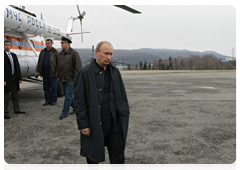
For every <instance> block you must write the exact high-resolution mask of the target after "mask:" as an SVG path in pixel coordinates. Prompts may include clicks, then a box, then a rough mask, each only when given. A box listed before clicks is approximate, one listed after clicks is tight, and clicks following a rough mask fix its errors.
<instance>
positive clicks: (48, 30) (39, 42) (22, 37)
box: [4, 6, 74, 77]
mask: <svg viewBox="0 0 240 170" xmlns="http://www.w3.org/2000/svg"><path fill="white" fill-rule="evenodd" d="M73 21H74V20H73V17H71V18H70V19H69V25H68V30H67V31H62V30H60V29H58V28H55V27H53V26H51V25H49V24H47V23H45V22H44V21H43V20H42V19H39V18H37V17H36V15H35V14H33V13H30V12H28V11H26V10H24V9H21V8H18V7H15V6H7V7H6V8H5V9H4V39H9V40H10V41H11V42H12V48H11V52H14V53H15V54H16V55H17V57H18V60H19V64H20V68H21V73H22V77H31V76H36V77H37V72H36V68H37V62H38V56H39V53H40V52H41V50H42V49H44V48H45V40H46V39H47V38H50V39H52V40H61V37H62V36H64V37H67V38H69V39H72V38H71V36H69V35H68V33H69V34H71V32H72V25H73V24H72V23H73Z"/></svg>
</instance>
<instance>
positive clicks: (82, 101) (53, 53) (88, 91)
mask: <svg viewBox="0 0 240 170" xmlns="http://www.w3.org/2000/svg"><path fill="white" fill-rule="evenodd" d="M7 43H8V42H7V41H5V42H4V46H5V44H7ZM70 43H71V40H69V39H67V38H64V37H62V41H61V46H62V51H60V52H59V53H58V51H57V50H56V49H55V48H54V47H52V45H53V42H52V40H51V39H47V40H46V48H45V49H43V50H42V51H41V53H40V55H39V60H38V66H37V74H38V75H39V76H42V77H43V88H44V92H45V100H46V101H45V103H44V104H43V106H47V105H52V106H54V105H56V103H57V80H59V81H61V82H62V86H63V91H64V94H65V101H64V106H63V110H62V113H61V115H60V117H59V118H60V119H63V118H65V117H67V115H68V111H69V108H70V106H72V107H73V112H74V113H75V114H76V118H77V124H78V129H79V130H80V134H81V150H80V154H81V155H82V156H84V157H86V162H87V163H88V164H97V163H99V162H103V161H104V160H105V151H104V150H105V149H104V148H105V146H106V147H107V149H108V153H109V159H110V163H112V164H123V163H124V161H125V155H124V150H125V146H126V138H127V132H128V122H129V114H130V111H129V105H128V100H127V95H126V91H125V87H124V84H123V80H122V77H121V74H120V72H119V70H118V69H117V68H116V67H115V66H113V65H112V64H111V60H112V56H113V46H112V44H111V43H109V42H107V41H101V42H100V43H98V44H97V47H96V50H95V54H96V56H97V59H94V60H93V61H92V62H91V63H90V64H89V65H87V66H85V67H83V68H82V64H81V60H80V57H79V55H78V53H77V52H76V51H75V50H73V49H72V48H71V47H70ZM8 45H9V44H8ZM8 53H10V48H5V52H4V54H5V58H4V66H5V69H4V87H5V88H4V92H5V97H4V103H5V104H7V102H8V98H9V97H8V96H9V93H10V92H11V93H12V97H13V104H14V101H15V100H17V99H18V95H16V94H17V92H18V90H19V83H21V82H22V77H21V71H20V66H19V63H18V60H17V57H16V55H15V54H13V53H10V55H12V59H11V58H10V56H9V54H8ZM12 61H14V62H12ZM13 64H14V66H13ZM10 82H12V83H10ZM15 103H16V102H15ZM14 111H15V113H24V112H22V111H20V109H19V106H18V104H14ZM4 112H5V115H6V113H8V110H7V105H4ZM4 117H5V116H4ZM5 118H6V117H5Z"/></svg>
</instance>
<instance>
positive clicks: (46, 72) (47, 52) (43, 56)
mask: <svg viewBox="0 0 240 170" xmlns="http://www.w3.org/2000/svg"><path fill="white" fill-rule="evenodd" d="M52 45H53V42H52V40H51V39H47V40H46V48H44V49H43V50H42V51H41V52H40V54H39V58H38V65H37V74H38V76H42V77H43V90H44V94H45V103H44V104H43V106H47V105H52V106H54V105H56V103H57V74H56V64H57V54H58V51H57V50H56V49H55V48H54V47H53V46H52Z"/></svg>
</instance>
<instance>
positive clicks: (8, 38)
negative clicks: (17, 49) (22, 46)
mask: <svg viewBox="0 0 240 170" xmlns="http://www.w3.org/2000/svg"><path fill="white" fill-rule="evenodd" d="M6 39H7V40H9V41H11V48H12V40H11V38H10V37H9V36H7V37H6Z"/></svg>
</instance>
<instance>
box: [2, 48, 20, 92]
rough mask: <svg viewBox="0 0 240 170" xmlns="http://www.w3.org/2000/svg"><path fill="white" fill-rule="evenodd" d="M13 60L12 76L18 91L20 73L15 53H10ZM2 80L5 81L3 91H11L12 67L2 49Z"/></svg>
mask: <svg viewBox="0 0 240 170" xmlns="http://www.w3.org/2000/svg"><path fill="white" fill-rule="evenodd" d="M11 55H12V58H13V62H14V70H15V73H14V76H15V81H16V82H15V83H16V84H17V88H18V90H19V91H20V87H19V80H22V73H21V69H20V66H19V62H18V58H17V55H16V54H14V53H11ZM4 82H6V83H7V85H6V86H4V93H9V92H11V91H12V88H13V82H12V67H11V62H10V59H9V58H8V55H7V53H6V52H5V51H4Z"/></svg>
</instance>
